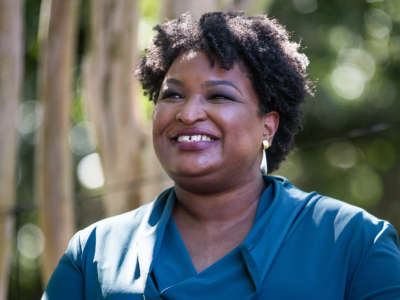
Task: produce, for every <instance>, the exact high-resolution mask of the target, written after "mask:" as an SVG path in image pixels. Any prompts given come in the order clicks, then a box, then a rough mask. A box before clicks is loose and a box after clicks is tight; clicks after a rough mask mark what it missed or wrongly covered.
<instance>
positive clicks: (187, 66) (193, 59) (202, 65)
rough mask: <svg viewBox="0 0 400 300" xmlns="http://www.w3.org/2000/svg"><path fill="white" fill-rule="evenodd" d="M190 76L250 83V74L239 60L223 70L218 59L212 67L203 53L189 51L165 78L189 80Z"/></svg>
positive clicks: (177, 59) (179, 57)
mask: <svg viewBox="0 0 400 300" xmlns="http://www.w3.org/2000/svg"><path fill="white" fill-rule="evenodd" d="M188 75H191V77H199V80H200V78H201V77H215V78H224V79H226V80H229V79H230V80H233V81H243V83H245V82H247V83H250V76H249V72H248V70H247V68H246V66H245V65H244V63H242V62H241V61H239V60H238V61H237V62H235V63H234V64H233V65H232V68H230V69H228V70H227V69H224V68H222V67H221V66H220V64H219V62H218V60H216V59H214V64H213V65H212V62H211V60H210V59H209V57H208V56H207V55H206V54H205V53H204V52H203V51H195V50H189V51H186V52H184V53H183V54H181V55H179V56H178V57H177V58H176V59H175V60H174V61H173V63H172V64H171V67H170V68H169V70H168V72H167V74H166V76H165V78H169V77H176V76H183V77H184V78H187V77H186V76H188ZM184 78H183V79H184Z"/></svg>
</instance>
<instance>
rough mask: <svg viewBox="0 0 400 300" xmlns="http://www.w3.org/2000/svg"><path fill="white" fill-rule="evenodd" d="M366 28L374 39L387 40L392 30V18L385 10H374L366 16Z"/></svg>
mask: <svg viewBox="0 0 400 300" xmlns="http://www.w3.org/2000/svg"><path fill="white" fill-rule="evenodd" d="M365 27H366V30H367V32H368V33H369V34H370V35H371V36H372V37H374V38H376V39H382V38H386V37H387V36H388V35H389V34H390V32H391V30H392V18H391V17H390V16H389V15H388V14H387V13H386V12H384V11H383V10H381V9H376V8H372V9H370V10H369V11H368V12H367V13H366V14H365Z"/></svg>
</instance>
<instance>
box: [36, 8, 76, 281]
mask: <svg viewBox="0 0 400 300" xmlns="http://www.w3.org/2000/svg"><path fill="white" fill-rule="evenodd" d="M78 3H79V2H78V0H69V1H65V0H44V1H42V5H43V6H42V10H41V16H40V25H41V30H43V31H41V32H40V36H41V57H40V66H39V68H40V69H39V72H40V73H39V74H40V83H39V92H40V101H41V104H42V107H43V119H42V124H41V126H40V130H39V143H38V148H37V151H36V155H37V157H36V158H37V160H36V170H35V171H36V180H37V181H36V193H37V194H36V196H37V201H38V204H39V219H40V223H41V226H42V229H43V232H44V235H45V237H46V242H45V249H44V255H43V261H42V262H43V263H42V268H43V269H42V272H43V281H44V283H46V282H47V281H48V279H49V277H50V275H51V273H52V272H53V270H54V268H55V267H56V265H57V262H58V260H59V259H60V257H61V255H62V253H63V252H64V251H65V248H66V246H67V243H68V240H69V239H70V238H71V236H72V234H73V232H74V214H73V199H72V197H73V183H72V158H71V152H70V150H69V142H68V136H69V129H70V118H71V105H72V101H73V89H72V87H73V79H72V78H73V77H72V76H73V63H74V53H75V36H76V34H75V28H76V21H77V18H76V17H77V8H78ZM49 18H50V19H49Z"/></svg>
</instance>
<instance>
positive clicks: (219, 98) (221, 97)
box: [208, 93, 236, 101]
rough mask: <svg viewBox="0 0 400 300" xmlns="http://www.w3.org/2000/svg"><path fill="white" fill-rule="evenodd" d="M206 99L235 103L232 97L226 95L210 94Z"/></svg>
mask: <svg viewBox="0 0 400 300" xmlns="http://www.w3.org/2000/svg"><path fill="white" fill-rule="evenodd" d="M208 99H209V100H214V101H236V100H235V98H234V97H233V96H231V95H229V94H227V93H214V94H211V95H210V96H209V97H208Z"/></svg>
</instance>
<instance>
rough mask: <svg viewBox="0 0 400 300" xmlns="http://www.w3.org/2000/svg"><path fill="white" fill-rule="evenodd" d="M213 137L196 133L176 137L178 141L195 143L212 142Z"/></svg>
mask: <svg viewBox="0 0 400 300" xmlns="http://www.w3.org/2000/svg"><path fill="white" fill-rule="evenodd" d="M214 140H215V139H213V138H211V137H210V136H208V135H204V134H197V135H180V136H178V137H177V138H176V141H177V142H178V143H195V142H212V141H214Z"/></svg>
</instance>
